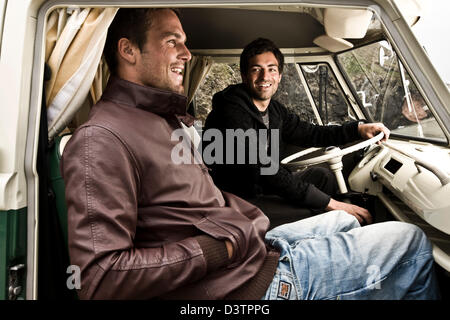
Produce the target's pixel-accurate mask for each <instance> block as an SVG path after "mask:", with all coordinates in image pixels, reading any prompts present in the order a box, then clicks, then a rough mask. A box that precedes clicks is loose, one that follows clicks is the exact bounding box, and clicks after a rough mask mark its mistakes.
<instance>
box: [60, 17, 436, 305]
mask: <svg viewBox="0 0 450 320" xmlns="http://www.w3.org/2000/svg"><path fill="white" fill-rule="evenodd" d="M185 41H186V35H185V33H184V31H183V28H182V26H181V23H180V21H179V19H178V17H177V14H176V12H175V11H174V10H170V9H163V8H159V9H120V10H119V12H118V13H117V15H116V17H115V18H114V21H113V23H112V25H111V26H110V28H109V30H108V38H107V40H106V45H105V51H104V52H105V58H106V60H107V62H108V65H109V67H110V70H111V73H112V75H111V78H110V79H109V81H108V85H107V88H106V89H105V91H104V93H103V95H102V97H101V99H100V101H99V102H98V103H97V104H96V105H95V106H94V107H93V108H92V111H91V113H90V114H89V119H88V121H87V122H86V123H85V124H83V125H82V126H80V127H79V128H78V129H77V130H76V132H75V133H74V134H73V136H72V138H71V139H70V140H69V142H68V144H67V146H66V148H65V150H64V154H63V158H62V171H63V177H64V181H65V183H66V202H67V209H68V225H69V227H68V231H69V237H68V238H69V252H70V259H71V263H72V264H73V265H77V266H79V267H80V269H81V289H80V290H79V292H78V294H79V297H80V298H82V299H151V298H162V299H180V298H181V299H223V298H226V299H261V298H263V299H370V298H372V299H382V298H386V299H402V298H417V299H427V298H435V297H436V286H435V280H434V275H433V273H432V267H433V257H432V251H431V245H430V243H429V241H428V240H427V238H426V237H425V235H424V233H423V232H422V231H421V230H420V229H419V228H417V227H415V226H413V225H408V224H406V223H394V222H393V223H385V224H382V225H381V224H379V225H377V224H373V225H371V226H366V227H363V228H362V227H360V225H359V223H358V222H357V220H356V219H355V218H354V217H353V216H350V215H348V214H346V213H344V212H343V211H336V212H330V213H325V214H324V215H319V216H317V217H314V218H312V219H313V220H309V219H305V220H302V221H299V224H298V225H295V226H291V225H285V226H281V227H282V228H281V227H280V228H275V229H273V230H271V231H270V232H267V230H268V227H269V221H268V219H267V217H266V216H265V215H264V214H263V213H262V212H261V210H259V209H258V208H257V207H255V206H253V205H251V204H250V203H248V202H246V201H244V200H242V199H240V198H239V197H237V196H235V195H233V194H230V193H227V192H222V191H221V190H219V189H218V188H217V187H216V186H215V185H214V183H213V181H212V179H211V177H210V175H209V174H208V170H207V168H206V167H205V165H204V164H203V163H202V162H201V161H198V162H194V163H190V164H185V163H179V162H178V161H177V159H175V158H174V153H173V150H176V149H177V146H178V143H179V141H174V140H173V139H172V134H173V133H174V132H180V131H183V130H184V129H183V128H184V127H185V126H186V127H189V126H191V125H192V122H193V118H192V117H190V116H189V115H187V114H186V105H187V103H186V102H187V98H186V96H185V95H183V91H184V90H183V86H182V80H183V76H182V74H183V70H184V67H185V63H186V62H187V61H189V60H190V59H191V54H190V52H189V50H188V49H187V48H186V45H185ZM186 138H187V140H185V141H184V142H185V143H186V144H189V141H190V140H189V137H188V136H187V134H186ZM187 150H188V151H189V152H192V153H190V154H191V155H192V156H193V157H199V158H200V160H201V157H200V155H199V154H198V151H197V150H195V149H194V148H188V149H187ZM327 214H329V215H327ZM300 240H301V241H300ZM295 243H301V245H298V246H296V245H295ZM378 248H382V250H377V249H378ZM369 268H370V270H372V269H374V268H375V269H374V270H375V273H368V271H370V270H369ZM375 281H376V285H377V286H381V290H378V289H377V288H374V283H375Z"/></svg>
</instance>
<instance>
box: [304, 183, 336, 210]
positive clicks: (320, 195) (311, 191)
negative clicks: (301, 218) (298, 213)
mask: <svg viewBox="0 0 450 320" xmlns="http://www.w3.org/2000/svg"><path fill="white" fill-rule="evenodd" d="M330 198H331V196H329V195H328V194H326V193H324V192H322V191H321V190H319V189H318V188H317V187H316V186H314V185H313V184H310V185H309V187H308V189H307V190H306V194H305V197H304V198H303V205H304V206H305V207H308V208H311V209H325V208H326V207H327V205H328V203H329V202H330Z"/></svg>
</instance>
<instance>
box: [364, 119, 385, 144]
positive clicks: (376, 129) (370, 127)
mask: <svg viewBox="0 0 450 320" xmlns="http://www.w3.org/2000/svg"><path fill="white" fill-rule="evenodd" d="M380 132H383V133H384V137H383V138H382V139H381V140H380V141H379V142H378V144H379V143H380V142H383V141H386V140H387V139H389V134H390V130H389V129H388V128H386V127H385V126H384V124H382V123H362V124H359V125H358V133H359V135H360V136H361V138H363V139H370V138H373V137H375V136H376V135H377V134H378V133H380Z"/></svg>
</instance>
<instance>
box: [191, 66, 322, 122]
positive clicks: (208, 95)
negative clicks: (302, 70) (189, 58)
mask: <svg viewBox="0 0 450 320" xmlns="http://www.w3.org/2000/svg"><path fill="white" fill-rule="evenodd" d="M241 82H242V79H241V73H240V71H239V64H237V63H214V64H213V66H212V68H211V70H210V71H209V73H208V75H207V76H206V78H205V80H204V82H203V84H202V85H201V86H200V88H199V89H198V90H197V92H196V94H195V97H194V108H195V116H196V119H197V121H201V123H202V125H204V123H205V120H206V117H207V116H208V114H209V112H210V111H211V108H212V97H213V95H214V94H215V93H217V92H219V91H221V90H223V89H225V88H226V87H227V86H229V85H231V84H237V83H241ZM273 99H276V100H278V101H279V102H281V103H282V104H284V106H286V108H288V109H289V110H290V111H292V112H294V113H296V114H298V115H299V117H300V119H302V120H304V121H309V122H313V123H316V122H317V121H316V119H315V116H314V112H313V109H312V107H311V105H310V103H309V100H308V96H307V95H306V92H305V89H304V88H303V85H302V83H301V80H300V76H299V75H298V72H297V69H296V67H295V64H294V63H287V64H285V65H284V70H283V76H282V78H281V82H280V85H279V86H278V90H277V92H276V94H275V95H274V97H273Z"/></svg>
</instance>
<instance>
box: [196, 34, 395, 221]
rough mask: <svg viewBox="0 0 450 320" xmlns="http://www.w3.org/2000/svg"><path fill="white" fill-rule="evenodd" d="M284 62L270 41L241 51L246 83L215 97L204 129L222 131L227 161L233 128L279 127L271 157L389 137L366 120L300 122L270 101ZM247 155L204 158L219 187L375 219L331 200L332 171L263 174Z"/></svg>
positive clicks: (270, 145) (259, 41) (334, 186)
mask: <svg viewBox="0 0 450 320" xmlns="http://www.w3.org/2000/svg"><path fill="white" fill-rule="evenodd" d="M283 63H284V57H283V54H282V53H281V52H280V50H279V49H278V48H277V47H276V46H275V44H274V43H273V42H272V41H270V40H268V39H262V38H259V39H256V40H254V41H253V42H251V43H250V44H248V45H247V46H246V48H244V50H243V52H242V54H241V58H240V70H241V76H242V82H243V83H242V84H238V85H231V86H229V87H228V88H226V89H225V90H223V91H221V92H218V93H216V94H215V95H214V97H213V109H212V111H211V112H210V114H209V115H208V118H207V119H206V122H205V128H204V129H205V132H207V131H208V129H212V128H214V129H218V130H220V131H221V132H222V134H223V136H224V140H225V142H224V143H223V146H224V148H223V154H224V159H225V158H226V157H227V156H226V154H227V153H229V152H230V150H229V146H230V145H233V144H231V143H230V141H227V139H234V137H231V136H229V135H227V134H226V131H227V130H230V129H242V130H244V131H247V130H249V129H253V130H256V131H259V130H261V129H262V130H267V129H269V131H270V132H273V131H277V133H278V134H277V135H276V136H275V137H274V136H273V135H272V134H267V136H269V137H271V138H272V139H273V138H275V139H277V141H270V138H269V139H268V143H267V149H268V150H269V152H271V155H272V156H273V155H274V153H275V154H276V155H279V154H280V153H282V152H283V148H284V147H285V145H286V143H289V144H293V145H297V146H301V147H312V146H314V147H323V146H330V145H343V144H345V143H348V142H352V141H356V140H358V139H361V138H371V137H373V136H374V135H376V134H377V133H378V132H380V131H382V132H384V134H385V137H384V138H383V139H384V140H386V139H387V137H388V136H389V130H388V129H387V128H386V127H385V126H384V125H383V124H381V123H377V124H370V123H368V124H364V123H358V122H357V121H354V122H350V123H346V124H343V125H342V126H337V125H335V126H318V125H313V124H310V123H308V122H305V121H301V120H300V119H299V117H298V116H297V115H296V114H294V113H292V112H289V111H288V110H287V109H286V107H285V106H283V105H282V104H281V103H279V102H278V101H276V100H274V99H272V96H273V95H274V94H275V93H276V91H277V88H278V84H279V82H280V81H281V76H282V72H283ZM274 129H275V130H274ZM204 136H205V135H204ZM246 142H247V145H246V148H243V149H241V150H237V148H235V150H231V151H234V155H235V156H236V154H238V153H239V152H244V153H245V152H246V151H247V152H248V150H249V149H250V148H251V147H252V143H251V142H249V140H247V141H246ZM274 142H276V143H274ZM208 143H209V141H205V140H204V142H203V146H204V147H207V146H208ZM260 143H261V142H260V141H258V142H257V145H258V146H260ZM274 147H275V148H274ZM278 148H279V149H278ZM258 152H260V150H258ZM246 156H247V157H246V161H245V163H243V164H242V162H241V163H239V162H238V161H234V162H233V163H231V164H230V163H224V162H223V163H211V162H213V161H211V162H209V163H208V161H205V162H206V163H207V164H208V165H210V167H211V169H212V173H211V175H212V176H213V178H214V182H215V183H216V184H217V185H218V186H219V187H220V188H222V189H223V190H226V191H229V192H233V193H235V194H237V195H240V196H242V197H244V198H247V199H251V198H254V197H255V196H257V195H258V194H276V195H279V196H281V197H283V198H285V199H287V200H288V201H290V202H292V203H294V204H296V205H298V206H301V207H305V208H311V209H315V210H321V211H330V210H337V209H340V210H344V211H346V212H348V213H349V214H351V215H354V216H355V217H356V218H357V219H358V221H359V222H360V223H363V222H365V223H370V222H371V220H372V218H371V215H370V213H369V212H368V211H367V210H366V209H365V208H361V207H359V206H356V205H352V204H348V203H344V202H340V201H336V200H334V199H333V198H332V196H333V195H334V194H335V193H336V192H337V183H336V179H335V177H334V174H332V173H331V171H330V170H327V169H325V168H311V169H307V170H306V171H303V172H301V173H291V172H290V171H289V170H288V169H286V168H285V167H281V166H280V167H279V168H278V171H276V172H272V173H271V174H262V173H261V167H262V166H263V165H262V164H261V162H257V163H255V162H253V163H251V162H250V161H249V156H248V155H247V154H246Z"/></svg>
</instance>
